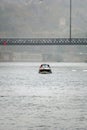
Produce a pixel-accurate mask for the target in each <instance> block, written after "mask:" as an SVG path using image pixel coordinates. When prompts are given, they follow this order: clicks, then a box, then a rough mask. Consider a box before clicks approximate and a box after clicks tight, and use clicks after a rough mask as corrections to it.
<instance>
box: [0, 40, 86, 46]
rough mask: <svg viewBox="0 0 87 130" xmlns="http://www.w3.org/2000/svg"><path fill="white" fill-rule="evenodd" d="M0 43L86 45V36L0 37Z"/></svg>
mask: <svg viewBox="0 0 87 130" xmlns="http://www.w3.org/2000/svg"><path fill="white" fill-rule="evenodd" d="M0 45H87V38H71V39H70V38H0Z"/></svg>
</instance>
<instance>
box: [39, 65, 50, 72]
mask: <svg viewBox="0 0 87 130" xmlns="http://www.w3.org/2000/svg"><path fill="white" fill-rule="evenodd" d="M39 73H40V74H50V73H52V71H51V67H50V65H49V64H41V65H40V68H39Z"/></svg>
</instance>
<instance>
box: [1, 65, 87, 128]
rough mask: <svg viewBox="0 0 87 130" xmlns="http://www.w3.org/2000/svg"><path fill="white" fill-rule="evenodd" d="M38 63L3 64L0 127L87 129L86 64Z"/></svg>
mask: <svg viewBox="0 0 87 130" xmlns="http://www.w3.org/2000/svg"><path fill="white" fill-rule="evenodd" d="M50 64H51V63H50ZM39 65H40V64H38V65H36V66H35V63H34V64H33V63H32V65H30V64H29V63H27V65H26V64H25V63H22V65H21V63H20V64H18V63H17V64H15V63H13V64H11V63H8V64H7V65H6V63H3V64H0V130H87V66H86V65H70V66H69V65H68V66H67V64H66V65H65V66H64V65H62V64H60V66H56V64H55V65H51V67H52V72H53V73H52V74H39V73H38V68H39Z"/></svg>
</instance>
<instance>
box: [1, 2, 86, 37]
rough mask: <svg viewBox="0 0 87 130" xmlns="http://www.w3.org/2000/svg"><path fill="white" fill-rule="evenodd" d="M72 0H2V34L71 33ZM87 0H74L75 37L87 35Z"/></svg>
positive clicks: (5, 35)
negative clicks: (70, 10) (70, 4)
mask: <svg viewBox="0 0 87 130" xmlns="http://www.w3.org/2000/svg"><path fill="white" fill-rule="evenodd" d="M69 2H70V0H0V37H20V38H21V37H22V38H23V37H28V38H32V37H37V38H38V37H69ZM86 27H87V0H72V37H87V28H86Z"/></svg>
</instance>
